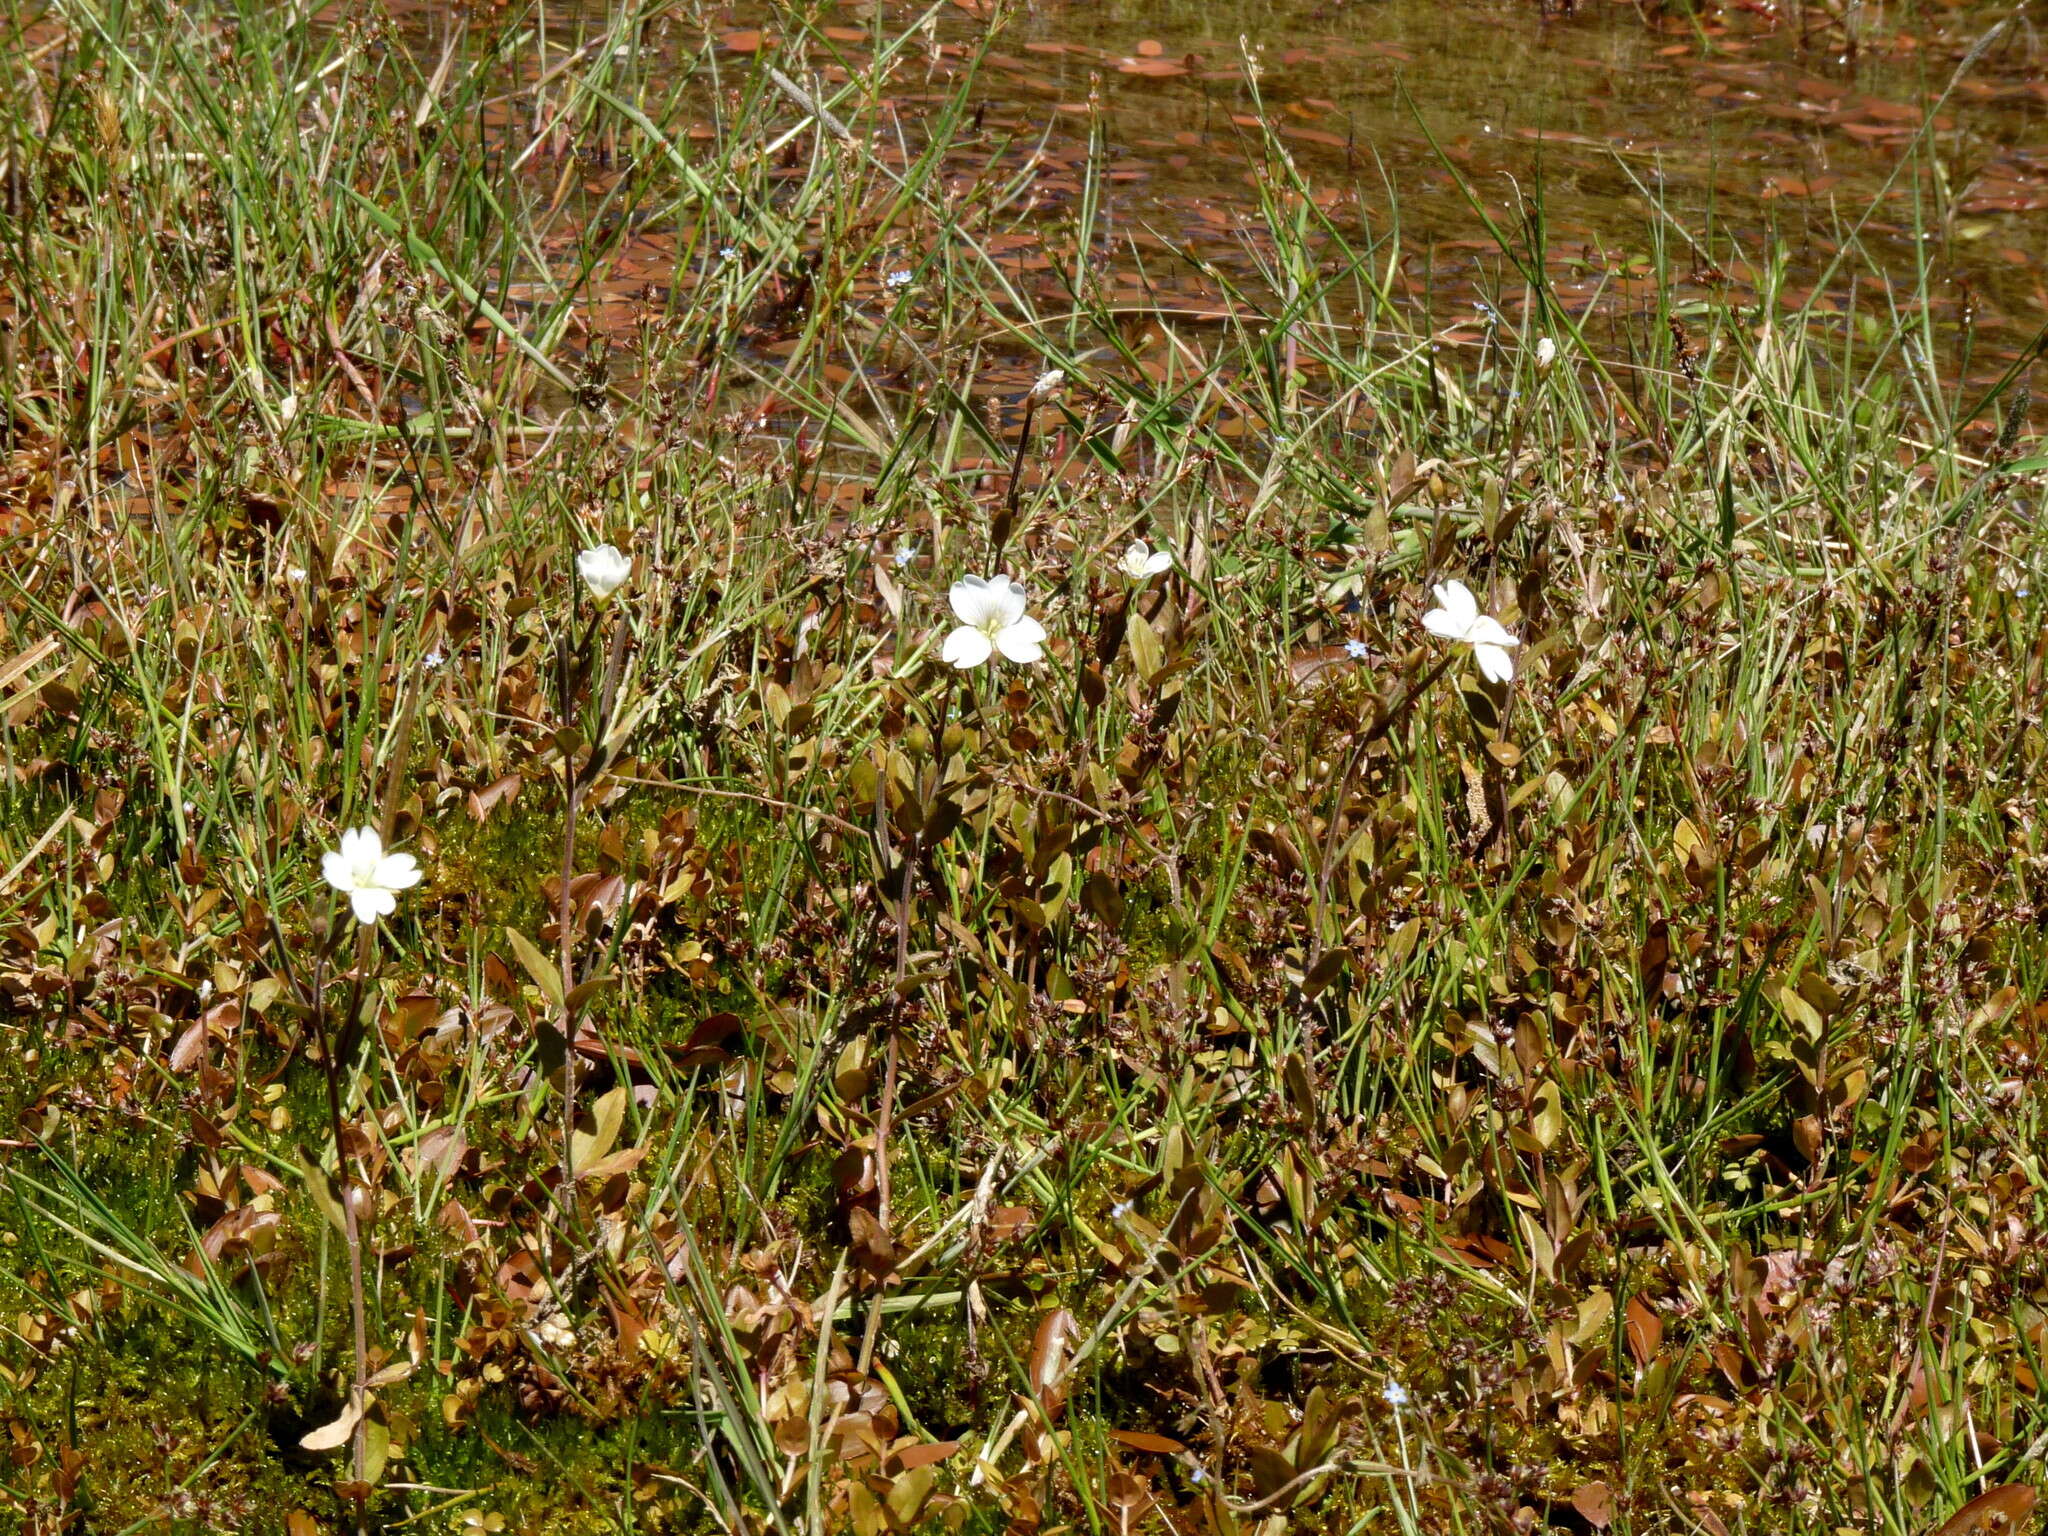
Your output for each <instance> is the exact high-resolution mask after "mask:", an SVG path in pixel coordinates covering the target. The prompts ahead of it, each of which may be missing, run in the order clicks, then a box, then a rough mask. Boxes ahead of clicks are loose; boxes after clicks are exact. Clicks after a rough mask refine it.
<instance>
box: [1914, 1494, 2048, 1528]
mask: <svg viewBox="0 0 2048 1536" xmlns="http://www.w3.org/2000/svg"><path fill="white" fill-rule="evenodd" d="M2038 1497H2039V1493H2038V1491H2037V1490H2036V1489H2035V1487H2034V1485H2033V1484H2032V1483H2004V1484H2001V1485H2000V1486H1999V1487H1996V1488H1987V1489H1986V1490H1985V1491H1984V1492H1982V1493H1980V1494H1978V1495H1977V1497H1975V1498H1974V1499H1972V1500H1970V1502H1969V1503H1967V1504H1965V1505H1964V1506H1963V1507H1962V1508H1961V1509H1959V1510H1957V1511H1956V1512H1955V1513H1954V1514H1952V1515H1950V1516H1949V1517H1948V1519H1947V1520H1945V1521H1943V1522H1942V1524H1941V1528H1940V1529H1939V1530H1937V1531H1936V1532H1935V1533H1934V1536H2019V1531H2020V1528H2021V1527H2022V1526H2023V1525H2025V1524H2026V1520H2027V1517H2028V1516H2029V1515H2031V1514H2032V1513H2033V1512H2034V1501H2035V1499H2036V1498H2038Z"/></svg>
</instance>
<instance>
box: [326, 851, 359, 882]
mask: <svg viewBox="0 0 2048 1536" xmlns="http://www.w3.org/2000/svg"><path fill="white" fill-rule="evenodd" d="M320 873H321V875H322V876H323V877H324V878H325V879H326V881H327V883H328V884H329V885H331V886H333V887H334V888H335V889H336V890H337V891H346V890H348V889H350V888H351V887H352V886H354V885H355V883H356V882H355V874H354V871H352V870H351V869H350V868H349V862H348V855H347V854H345V853H342V852H341V851H340V850H338V849H331V850H329V851H328V852H326V853H323V854H322V855H321V856H320Z"/></svg>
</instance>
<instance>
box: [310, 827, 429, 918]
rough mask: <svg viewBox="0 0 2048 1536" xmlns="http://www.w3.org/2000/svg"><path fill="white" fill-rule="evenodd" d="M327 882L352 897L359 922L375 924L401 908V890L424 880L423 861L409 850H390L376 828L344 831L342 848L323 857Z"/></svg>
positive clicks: (322, 871) (321, 870) (349, 899)
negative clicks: (422, 874)
mask: <svg viewBox="0 0 2048 1536" xmlns="http://www.w3.org/2000/svg"><path fill="white" fill-rule="evenodd" d="M320 873H321V874H323V875H325V876H326V877H327V883H328V884H329V885H331V886H333V887H334V888H335V889H336V890H337V891H340V892H342V893H343V894H344V895H346V896H347V897H348V904H349V905H350V906H351V907H353V908H355V914H356V921H357V922H359V923H374V922H375V921H377V919H378V918H380V917H389V916H390V915H391V914H392V913H393V912H396V911H397V910H398V895H397V893H398V892H399V891H402V890H404V889H405V888H406V887H407V886H409V885H418V884H419V881H420V866H419V861H418V860H417V859H415V858H414V857H413V856H412V855H411V854H409V853H386V852H385V851H384V839H383V838H381V837H379V836H378V835H377V829H376V828H375V827H357V828H356V829H355V831H353V832H344V833H342V834H341V847H340V848H338V849H336V850H335V851H334V852H332V853H329V854H327V855H326V856H325V857H324V858H322V859H321V860H320Z"/></svg>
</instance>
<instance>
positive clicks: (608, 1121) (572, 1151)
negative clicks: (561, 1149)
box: [569, 1083, 633, 1168]
mask: <svg viewBox="0 0 2048 1536" xmlns="http://www.w3.org/2000/svg"><path fill="white" fill-rule="evenodd" d="M632 1091H633V1090H632V1089H630V1088H628V1087H627V1086H626V1085H625V1084H624V1083H621V1084H619V1086H618V1087H616V1088H614V1089H613V1090H612V1091H611V1092H610V1093H607V1094H606V1095H605V1096H604V1097H603V1098H601V1099H599V1100H597V1101H596V1102H595V1103H594V1104H592V1105H591V1106H590V1110H589V1122H590V1129H588V1130H578V1131H577V1132H576V1133H575V1134H574V1135H572V1136H571V1137H570V1138H569V1162H570V1165H571V1166H572V1167H576V1168H587V1167H589V1166H590V1164H592V1163H594V1162H596V1161H597V1160H598V1159H599V1158H601V1157H603V1156H604V1155H605V1153H607V1152H609V1151H611V1149H612V1144H613V1143H614V1142H616V1141H617V1140H618V1139H619V1127H620V1126H622V1125H624V1124H625V1123H626V1100H627V1098H628V1097H629V1096H630V1095H631V1094H632Z"/></svg>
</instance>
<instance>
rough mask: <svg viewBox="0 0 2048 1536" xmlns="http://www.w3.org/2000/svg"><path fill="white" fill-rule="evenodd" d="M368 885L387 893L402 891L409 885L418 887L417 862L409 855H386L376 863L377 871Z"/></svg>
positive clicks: (418, 872)
mask: <svg viewBox="0 0 2048 1536" xmlns="http://www.w3.org/2000/svg"><path fill="white" fill-rule="evenodd" d="M370 883H371V884H372V885H378V886H382V887H383V888H384V889H385V890H387V891H402V890H404V889H405V888H406V887H407V886H409V885H418V884H419V883H420V863H419V860H418V859H415V858H414V857H413V856H412V855H411V854H409V853H387V854H385V855H384V857H383V858H381V859H379V860H378V861H377V870H376V873H375V874H373V875H372V876H371V877H370Z"/></svg>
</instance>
